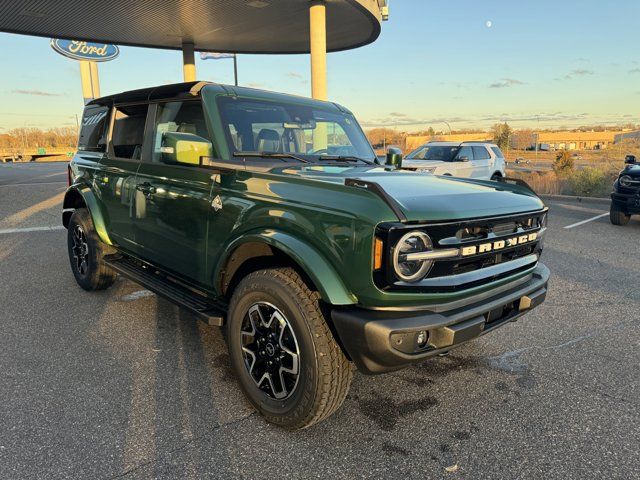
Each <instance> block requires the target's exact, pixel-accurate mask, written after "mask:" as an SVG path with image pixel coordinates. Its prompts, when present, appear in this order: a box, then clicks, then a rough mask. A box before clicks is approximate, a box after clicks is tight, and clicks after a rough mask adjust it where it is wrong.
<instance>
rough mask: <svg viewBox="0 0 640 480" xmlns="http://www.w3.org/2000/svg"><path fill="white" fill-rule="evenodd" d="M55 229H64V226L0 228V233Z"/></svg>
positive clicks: (51, 230) (49, 230)
mask: <svg viewBox="0 0 640 480" xmlns="http://www.w3.org/2000/svg"><path fill="white" fill-rule="evenodd" d="M56 230H65V228H64V227H63V226H62V225H56V226H54V227H27V228H7V229H5V230H0V235H3V234H7V233H29V232H53V231H56Z"/></svg>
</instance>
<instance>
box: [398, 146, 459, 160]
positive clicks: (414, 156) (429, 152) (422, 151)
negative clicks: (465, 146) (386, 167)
mask: <svg viewBox="0 0 640 480" xmlns="http://www.w3.org/2000/svg"><path fill="white" fill-rule="evenodd" d="M458 150H460V147H458V146H451V145H448V146H445V145H426V146H424V147H420V148H418V149H417V150H414V151H413V152H411V153H410V154H409V155H407V158H410V159H411V160H433V161H438V162H453V160H454V159H455V158H456V154H457V153H458Z"/></svg>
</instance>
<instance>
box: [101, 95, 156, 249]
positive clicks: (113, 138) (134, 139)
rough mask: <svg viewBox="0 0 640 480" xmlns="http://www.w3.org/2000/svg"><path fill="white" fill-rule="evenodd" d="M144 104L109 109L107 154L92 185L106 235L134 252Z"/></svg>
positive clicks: (145, 113)
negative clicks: (103, 215)
mask: <svg viewBox="0 0 640 480" xmlns="http://www.w3.org/2000/svg"><path fill="white" fill-rule="evenodd" d="M147 110H148V105H120V106H116V107H114V109H113V112H112V116H113V118H112V122H111V135H110V142H109V145H108V149H107V155H106V156H105V157H104V158H103V160H102V161H101V162H100V170H99V172H98V175H96V180H95V182H96V186H97V187H98V189H99V191H100V197H101V200H102V203H103V205H104V207H105V209H106V214H107V221H108V225H109V227H108V228H109V235H110V237H111V239H112V241H114V242H115V243H116V245H118V246H119V247H120V248H122V249H123V250H125V251H128V252H132V253H138V251H139V249H138V246H137V243H136V238H135V229H134V220H135V216H136V202H137V201H139V200H140V198H138V197H139V196H140V195H139V193H137V192H136V190H135V180H136V172H137V171H138V167H139V166H140V162H141V159H142V154H143V152H142V144H143V138H144V131H145V123H146V118H147Z"/></svg>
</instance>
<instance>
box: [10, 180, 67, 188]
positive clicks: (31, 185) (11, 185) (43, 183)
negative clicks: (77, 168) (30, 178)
mask: <svg viewBox="0 0 640 480" xmlns="http://www.w3.org/2000/svg"><path fill="white" fill-rule="evenodd" d="M66 183H67V182H64V181H60V182H33V183H7V184H5V185H0V187H33V186H34V185H63V184H64V185H66Z"/></svg>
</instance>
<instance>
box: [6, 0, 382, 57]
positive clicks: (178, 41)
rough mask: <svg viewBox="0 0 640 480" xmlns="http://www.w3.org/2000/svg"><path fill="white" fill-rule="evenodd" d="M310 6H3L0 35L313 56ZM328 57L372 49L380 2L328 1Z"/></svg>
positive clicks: (98, 2)
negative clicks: (17, 34)
mask: <svg viewBox="0 0 640 480" xmlns="http://www.w3.org/2000/svg"><path fill="white" fill-rule="evenodd" d="M309 3H310V2H309V0H233V1H230V0H149V1H144V2H141V1H134V0H109V1H105V0H0V31H4V32H10V33H19V34H26V35H36V36H43V37H51V38H67V39H73V40H86V41H96V42H105V43H115V44H118V45H135V46H142V47H154V48H168V49H176V50H180V49H182V46H183V44H189V45H190V44H193V46H194V49H195V50H196V51H215V52H236V53H309V51H310V44H309V43H310V42H309V29H310V23H309ZM325 3H326V26H327V32H326V37H327V39H326V41H327V51H329V52H332V51H339V50H346V49H350V48H355V47H359V46H362V45H366V44H368V43H371V42H373V41H374V40H375V39H376V38H377V37H378V35H379V34H380V21H381V8H380V6H381V5H382V4H384V2H382V1H381V0H326V2H325Z"/></svg>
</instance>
